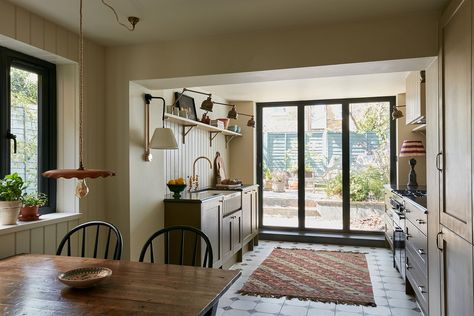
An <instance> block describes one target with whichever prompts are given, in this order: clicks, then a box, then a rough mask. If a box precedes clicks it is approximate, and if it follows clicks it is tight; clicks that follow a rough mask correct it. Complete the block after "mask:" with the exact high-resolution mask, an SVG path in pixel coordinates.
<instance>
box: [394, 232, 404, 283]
mask: <svg viewBox="0 0 474 316" xmlns="http://www.w3.org/2000/svg"><path fill="white" fill-rule="evenodd" d="M393 260H394V263H395V267H396V268H397V270H398V271H399V272H400V274H401V275H402V278H403V279H405V231H404V230H403V229H402V228H401V227H395V230H394V231H393Z"/></svg>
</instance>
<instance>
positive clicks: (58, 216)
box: [0, 213, 82, 235]
mask: <svg viewBox="0 0 474 316" xmlns="http://www.w3.org/2000/svg"><path fill="white" fill-rule="evenodd" d="M81 216H82V214H81V213H51V214H44V215H41V217H40V219H39V220H37V221H31V222H21V221H18V224H17V225H0V235H4V234H10V233H15V232H19V231H24V230H29V229H33V228H37V227H43V226H47V225H51V224H56V223H61V222H67V221H70V220H75V219H79V218H81Z"/></svg>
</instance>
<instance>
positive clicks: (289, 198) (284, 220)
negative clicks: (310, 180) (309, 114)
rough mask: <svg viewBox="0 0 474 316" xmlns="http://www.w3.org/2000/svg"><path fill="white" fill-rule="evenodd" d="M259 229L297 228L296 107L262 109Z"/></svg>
mask: <svg viewBox="0 0 474 316" xmlns="http://www.w3.org/2000/svg"><path fill="white" fill-rule="evenodd" d="M261 130H262V131H261V139H262V145H263V146H262V163H261V164H262V177H263V179H262V180H263V181H262V183H263V194H262V198H261V201H262V202H263V203H262V207H263V217H262V220H261V223H262V224H263V226H272V227H298V222H299V220H298V207H299V198H298V189H299V186H298V107H296V106H277V107H265V108H263V109H262V120H261Z"/></svg>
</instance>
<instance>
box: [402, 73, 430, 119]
mask: <svg viewBox="0 0 474 316" xmlns="http://www.w3.org/2000/svg"><path fill="white" fill-rule="evenodd" d="M425 94H426V93H425V71H424V70H423V71H412V72H410V73H409V74H408V76H407V78H406V111H405V117H406V123H407V124H421V123H424V122H425V105H426V100H425Z"/></svg>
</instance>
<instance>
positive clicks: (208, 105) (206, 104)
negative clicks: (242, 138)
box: [163, 88, 255, 127]
mask: <svg viewBox="0 0 474 316" xmlns="http://www.w3.org/2000/svg"><path fill="white" fill-rule="evenodd" d="M186 91H190V92H194V93H199V94H203V95H207V99H206V100H204V101H203V102H202V103H201V109H202V110H204V111H207V112H212V108H213V107H214V104H220V105H226V106H231V107H232V109H231V110H230V111H229V113H227V118H229V119H234V120H236V119H237V117H238V116H239V114H240V115H243V116H248V117H250V120H249V121H248V122H247V126H249V127H255V120H254V116H253V115H250V114H245V113H239V112H237V109H236V107H235V105H234V104H229V103H222V102H217V101H212V98H211V97H212V94H211V93H205V92H201V91H196V90H191V89H188V88H184V89H183V91H182V92H181V94H180V95H179V96H178V98H176V100H175V101H174V104H173V106H176V104H177V103H178V101H179V99H181V97H182V96H183V94H184V93H185V92H186ZM163 115H164V110H163Z"/></svg>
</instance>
